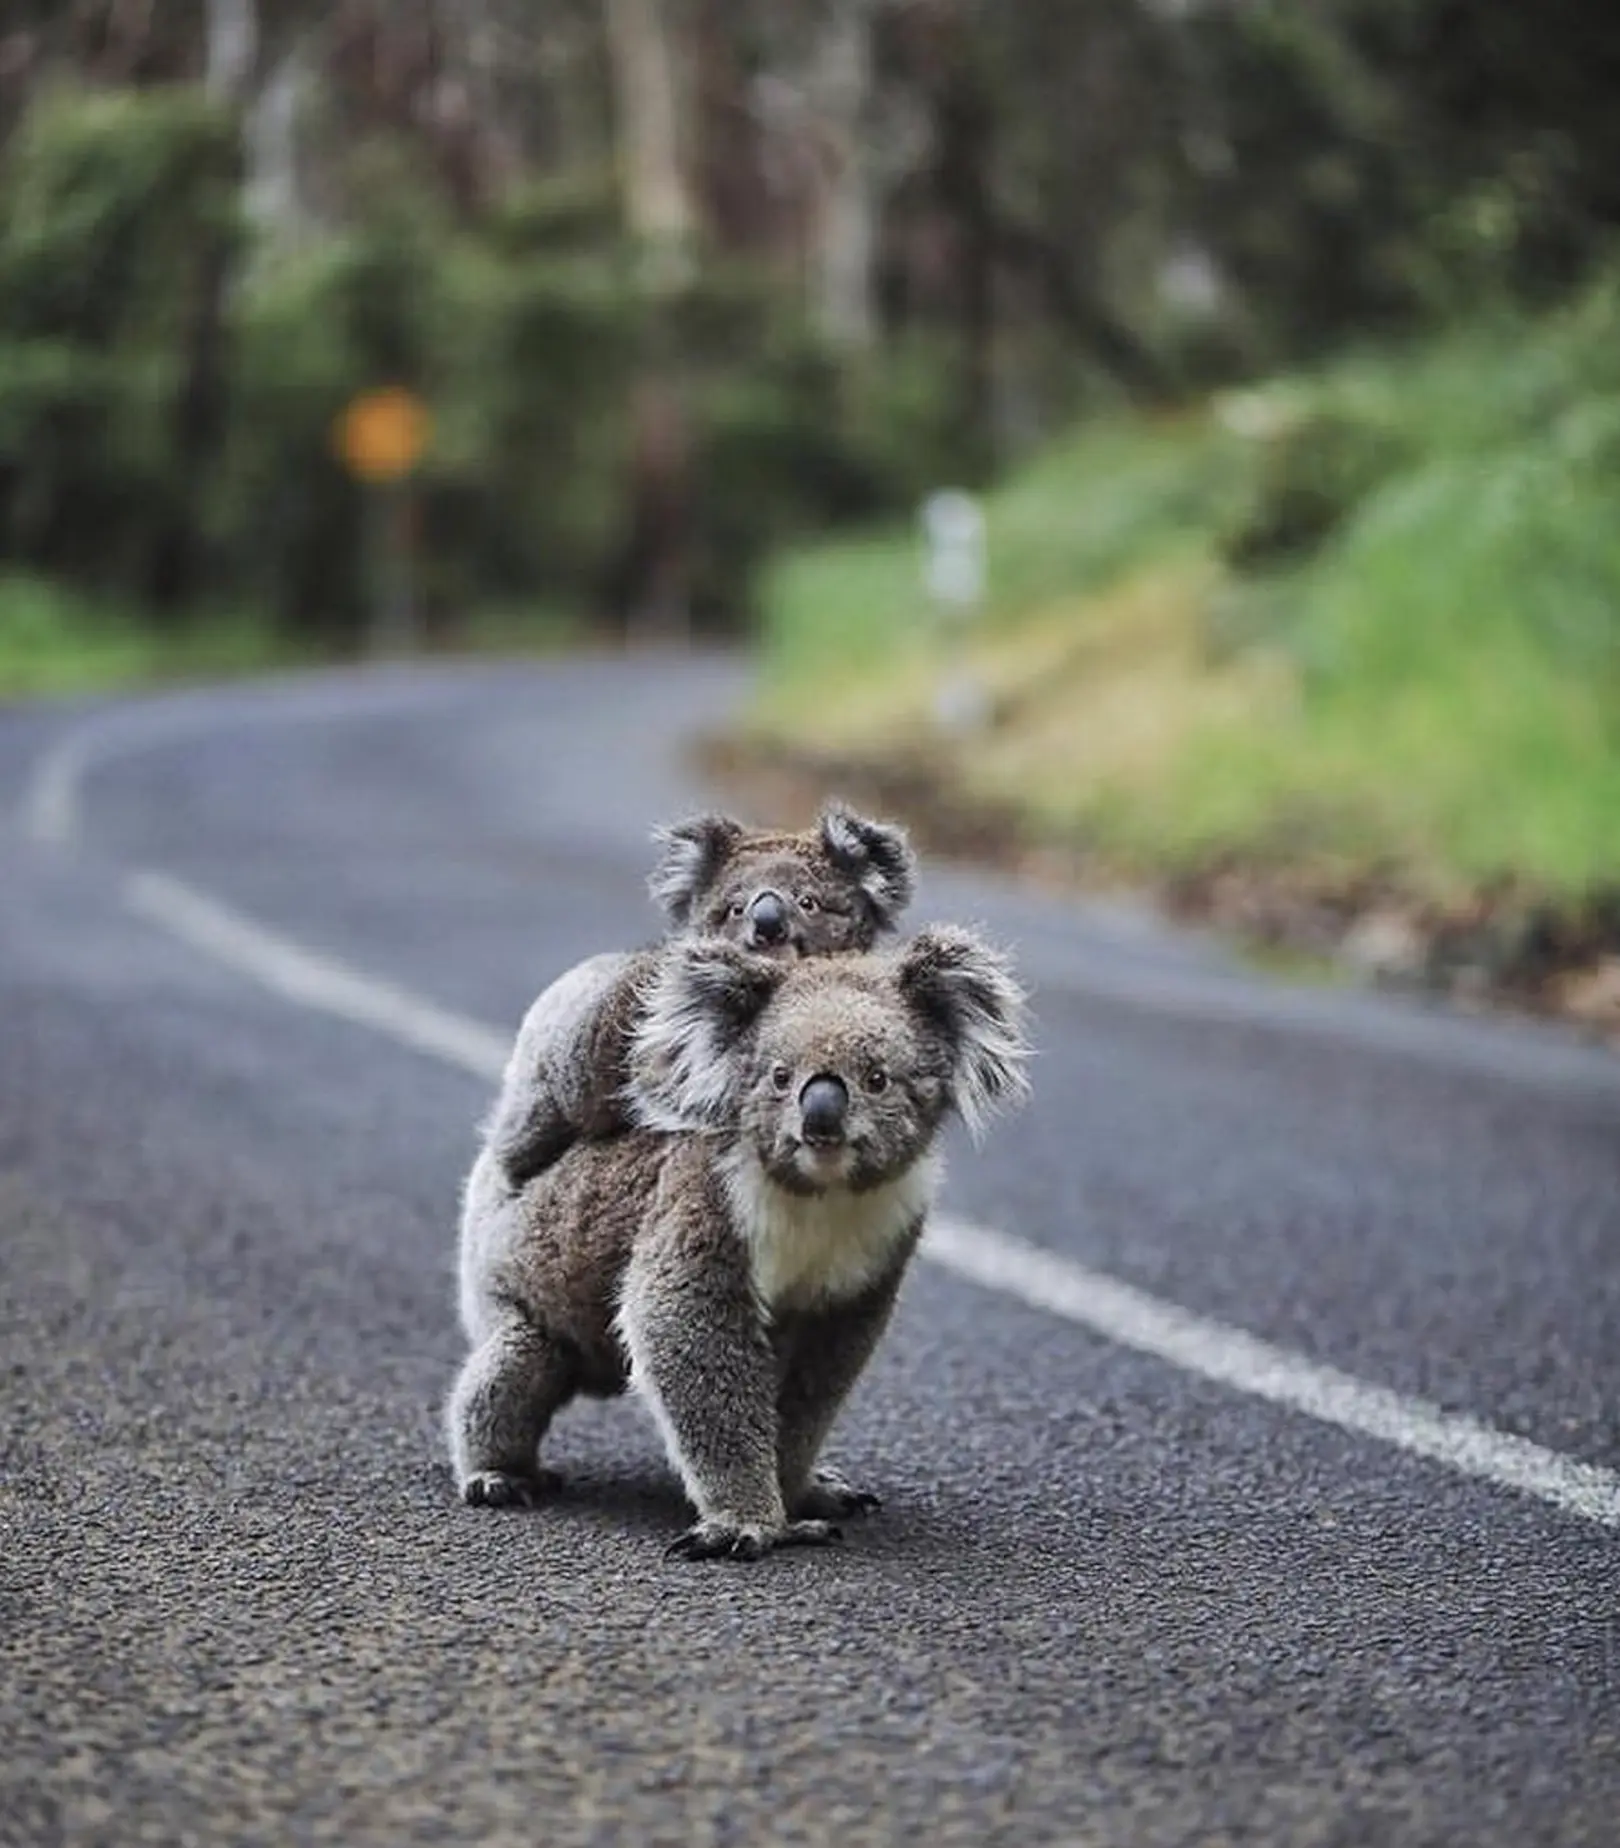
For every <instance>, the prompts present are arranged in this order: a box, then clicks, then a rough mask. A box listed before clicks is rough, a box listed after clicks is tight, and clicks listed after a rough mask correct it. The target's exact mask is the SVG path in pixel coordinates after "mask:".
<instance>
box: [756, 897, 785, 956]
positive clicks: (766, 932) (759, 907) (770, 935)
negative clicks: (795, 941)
mask: <svg viewBox="0 0 1620 1848" xmlns="http://www.w3.org/2000/svg"><path fill="white" fill-rule="evenodd" d="M748 922H749V925H750V926H751V933H750V934H751V935H752V937H753V940H754V942H755V943H756V944H765V945H769V946H775V945H776V944H779V943H786V942H787V938H788V908H787V906H786V905H785V904H783V902H782V900H781V899H780V898H779V897H778V896H777V894H776V893H775V892H761V893H760V895H759V896H758V898H756V899H755V900H754V902H753V904H751V905H750V906H749V907H748Z"/></svg>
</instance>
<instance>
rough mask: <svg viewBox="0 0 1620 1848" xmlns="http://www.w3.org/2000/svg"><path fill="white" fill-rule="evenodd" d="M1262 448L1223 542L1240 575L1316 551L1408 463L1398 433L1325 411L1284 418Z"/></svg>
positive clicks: (1374, 423)
mask: <svg viewBox="0 0 1620 1848" xmlns="http://www.w3.org/2000/svg"><path fill="white" fill-rule="evenodd" d="M1259 447H1260V454H1259V457H1258V459H1257V461H1256V462H1254V463H1253V464H1252V465H1251V467H1250V468H1249V469H1248V470H1247V471H1246V476H1245V479H1244V484H1243V490H1244V491H1243V493H1242V495H1241V498H1240V500H1239V502H1238V504H1237V505H1236V506H1235V507H1234V509H1233V511H1232V514H1231V516H1230V518H1229V521H1228V523H1227V525H1226V527H1225V530H1224V531H1223V532H1222V533H1221V536H1220V550H1221V554H1222V556H1223V557H1224V558H1225V559H1226V561H1227V563H1229V564H1231V565H1234V566H1236V567H1237V569H1239V570H1240V571H1253V570H1261V569H1265V568H1267V567H1271V566H1276V565H1281V564H1286V563H1288V562H1289V561H1291V560H1294V559H1298V558H1302V557H1304V556H1305V555H1306V554H1308V553H1309V552H1311V551H1313V550H1314V549H1315V548H1316V547H1317V546H1319V545H1320V544H1321V543H1322V542H1323V541H1324V540H1325V539H1326V538H1327V537H1328V535H1329V534H1330V533H1331V532H1333V531H1334V529H1335V528H1336V527H1337V526H1339V525H1340V524H1341V522H1342V521H1344V520H1345V519H1346V518H1347V517H1348V516H1349V514H1350V513H1351V512H1352V511H1353V510H1354V509H1355V508H1356V507H1357V506H1358V505H1359V504H1360V502H1361V501H1362V500H1363V499H1364V498H1365V497H1366V495H1367V494H1368V493H1369V492H1370V491H1371V490H1372V489H1373V488H1374V487H1375V486H1377V484H1378V483H1379V482H1380V481H1382V480H1383V479H1384V477H1385V476H1387V475H1389V474H1391V473H1393V472H1394V470H1395V469H1397V468H1398V467H1399V466H1400V465H1401V462H1402V460H1403V444H1402V438H1401V435H1400V434H1399V433H1398V432H1397V431H1396V430H1395V429H1393V428H1391V427H1389V426H1388V425H1384V424H1380V423H1377V422H1374V421H1372V420H1370V419H1367V418H1365V417H1356V416H1351V415H1347V414H1346V413H1345V412H1343V411H1339V410H1334V409H1331V408H1326V407H1318V408H1314V409H1312V410H1310V411H1307V412H1304V413H1303V414H1300V415H1297V416H1294V417H1291V418H1287V419H1285V421H1284V422H1283V423H1282V425H1281V427H1280V428H1279V429H1277V430H1276V431H1275V432H1274V433H1273V434H1270V435H1269V436H1268V437H1267V438H1266V439H1265V440H1264V441H1263V442H1262V443H1261V444H1260V445H1259Z"/></svg>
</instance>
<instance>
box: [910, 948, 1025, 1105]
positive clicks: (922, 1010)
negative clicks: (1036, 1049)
mask: <svg viewBox="0 0 1620 1848" xmlns="http://www.w3.org/2000/svg"><path fill="white" fill-rule="evenodd" d="M899 969H900V992H901V994H902V995H903V996H904V998H905V1000H906V1002H907V1004H908V1005H909V1006H910V1007H912V1008H913V1009H914V1010H915V1011H916V1013H917V1014H918V1015H919V1016H920V1017H921V1019H922V1021H923V1023H924V1026H925V1028H926V1029H927V1030H928V1031H930V1032H933V1033H938V1034H940V1035H941V1036H942V1037H943V1039H944V1041H945V1044H946V1047H947V1050H948V1053H949V1056H950V1062H951V1101H952V1102H953V1103H954V1104H955V1106H956V1108H957V1110H958V1111H960V1113H961V1116H962V1121H963V1122H964V1123H966V1125H967V1127H968V1130H969V1133H970V1134H972V1135H973V1136H974V1137H975V1138H977V1137H978V1136H979V1135H980V1134H981V1132H982V1131H983V1129H984V1126H985V1124H986V1123H987V1122H988V1120H989V1119H990V1117H991V1116H993V1115H994V1114H995V1112H996V1111H997V1110H999V1109H1004V1108H1007V1107H1009V1106H1011V1105H1013V1104H1016V1103H1019V1102H1021V1101H1022V1100H1023V1098H1024V1097H1025V1096H1026V1095H1027V1094H1028V1092H1029V1080H1028V1078H1027V1077H1026V1076H1025V1072H1024V1066H1025V1063H1026V1062H1027V1060H1028V1058H1029V1051H1030V1048H1029V1039H1028V1032H1027V1018H1028V1004H1027V1001H1026V999H1025V995H1024V991H1023V989H1022V988H1020V987H1019V985H1018V982H1017V980H1016V979H1015V978H1014V975H1013V970H1012V964H1011V962H1010V961H1009V960H1008V959H1007V957H1005V956H1004V955H1002V953H1001V952H1000V951H999V950H994V949H992V948H991V947H990V945H989V944H987V943H985V942H984V941H983V940H982V939H980V938H978V937H976V936H974V934H973V933H972V932H971V931H967V930H958V929H955V928H953V927H951V926H948V925H940V926H936V927H933V928H930V929H928V930H922V931H919V932H918V933H917V935H916V936H915V937H914V938H913V939H912V940H911V942H910V943H908V944H907V945H906V947H905V948H904V950H902V951H901V952H900V964H899Z"/></svg>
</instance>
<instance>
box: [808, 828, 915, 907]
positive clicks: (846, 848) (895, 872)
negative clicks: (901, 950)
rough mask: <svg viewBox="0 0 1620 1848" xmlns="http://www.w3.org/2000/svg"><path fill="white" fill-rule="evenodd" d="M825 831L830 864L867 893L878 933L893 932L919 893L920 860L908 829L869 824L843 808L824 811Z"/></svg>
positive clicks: (823, 833)
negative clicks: (916, 892)
mask: <svg viewBox="0 0 1620 1848" xmlns="http://www.w3.org/2000/svg"><path fill="white" fill-rule="evenodd" d="M820 827H821V844H822V846H823V848H825V850H826V854H827V858H828V859H829V860H831V862H832V863H833V865H834V866H835V867H836V868H837V869H838V871H839V872H841V873H843V874H845V875H846V876H847V877H849V878H851V879H854V880H855V881H856V883H857V884H858V885H859V886H860V889H861V891H862V892H863V893H865V895H866V900H867V903H868V904H869V905H870V906H871V909H872V918H873V923H874V925H875V926H876V928H877V929H878V930H879V931H885V930H893V929H894V927H895V925H896V924H897V923H899V921H900V913H901V912H902V911H904V910H905V908H906V906H907V905H909V904H910V903H911V899H912V895H913V893H914V892H915V891H916V889H917V856H916V855H915V854H914V853H913V852H912V851H911V843H910V841H908V840H907V839H906V831H905V829H904V828H897V827H896V826H895V825H894V824H893V823H892V822H887V821H868V820H867V818H866V817H865V816H864V815H857V814H856V813H855V811H854V810H853V809H849V808H846V807H845V806H844V805H843V803H841V802H829V803H828V804H827V806H826V807H825V808H824V809H823V810H822V811H821V821H820Z"/></svg>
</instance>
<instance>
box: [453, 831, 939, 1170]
mask: <svg viewBox="0 0 1620 1848" xmlns="http://www.w3.org/2000/svg"><path fill="white" fill-rule="evenodd" d="M657 839H658V840H659V842H660V843H661V845H662V849H663V851H662V854H661V856H660V859H659V862H658V864H657V866H656V867H655V868H654V870H653V873H652V876H651V878H650V880H649V882H648V883H649V886H650V889H651V891H652V894H653V896H654V898H656V899H657V900H658V902H659V903H660V904H661V905H662V906H663V908H664V912H665V915H666V917H667V918H668V920H669V924H670V927H671V930H672V931H673V932H675V933H676V937H675V938H674V939H672V940H674V941H679V940H681V939H682V938H687V937H696V936H714V937H721V938H725V939H727V940H729V941H736V942H751V941H752V939H753V937H754V936H755V935H756V928H755V925H754V922H753V916H752V912H751V910H750V907H751V905H752V904H753V903H754V902H755V901H756V900H757V899H758V898H759V896H760V894H761V893H763V892H767V891H769V892H775V893H778V894H780V895H781V897H782V899H783V900H784V901H785V910H786V913H787V917H786V923H785V926H784V928H785V932H786V934H785V936H784V938H783V940H782V941H781V942H780V943H778V944H775V945H770V946H767V945H764V944H761V943H759V942H757V941H752V947H755V948H757V949H760V950H761V951H762V952H763V953H775V954H779V955H795V954H797V955H802V956H818V955H824V954H827V953H830V952H833V951H839V950H851V949H854V950H865V949H870V948H871V946H872V945H873V943H874V942H875V941H876V940H877V938H878V936H879V935H880V934H881V933H882V932H884V931H887V930H892V929H893V928H894V925H895V923H896V922H897V920H898V918H899V915H900V912H901V911H902V909H903V908H904V906H905V904H906V903H907V902H908V900H909V899H910V897H911V893H912V888H913V881H914V876H915V860H914V858H913V855H912V851H911V848H910V846H909V844H908V843H907V840H906V837H905V834H904V833H903V832H902V830H901V829H899V828H897V827H894V826H892V825H891V824H889V823H887V822H878V821H870V820H867V819H866V818H865V817H864V816H860V815H856V814H853V813H852V812H851V811H849V810H848V809H846V808H843V807H842V806H841V805H838V804H833V805H830V806H829V807H828V808H827V809H826V810H825V811H824V812H823V814H822V816H821V818H820V820H819V821H818V822H817V824H816V826H815V827H814V828H811V829H807V830H806V831H805V832H803V833H800V834H784V833H771V832H766V831H750V830H748V829H746V828H744V827H743V825H742V824H741V823H740V822H737V821H733V820H731V818H730V817H729V816H725V815H695V816H692V817H690V818H689V819H688V820H685V821H680V822H676V823H675V824H674V825H673V826H671V827H667V828H662V829H660V830H659V831H658V835H657ZM662 953H663V952H662V950H660V949H654V950H643V951H638V952H635V953H632V954H628V955H622V954H609V955H604V956H593V957H592V958H590V960H589V961H587V962H583V963H580V964H578V965H577V966H576V967H575V968H573V969H570V970H569V971H568V972H567V973H566V974H565V975H562V976H559V977H558V979H557V980H556V981H555V982H553V983H552V984H551V986H550V987H549V988H548V989H546V990H545V992H544V993H543V994H542V995H541V996H540V997H539V999H538V1000H537V1001H535V1003H534V1004H533V1006H532V1007H531V1008H530V1009H529V1012H528V1014H527V1015H526V1016H525V1018H524V1021H523V1024H522V1026H521V1027H520V1028H519V1030H518V1035H517V1041H516V1043H515V1045H514V1047H513V1049H512V1056H511V1058H510V1059H509V1060H508V1062H507V1068H506V1072H505V1075H504V1077H503V1079H502V1082H501V1090H500V1095H499V1097H498V1098H497V1100H496V1103H495V1107H494V1109H493V1111H492V1112H491V1115H490V1117H489V1120H488V1122H487V1124H486V1126H485V1130H484V1142H485V1146H486V1147H487V1148H488V1149H489V1150H490V1151H491V1152H492V1155H493V1159H494V1161H495V1163H496V1165H497V1167H498V1168H499V1169H500V1170H501V1172H502V1173H503V1174H504V1175H505V1177H506V1179H507V1182H508V1184H509V1186H510V1188H511V1189H512V1190H513V1191H515V1190H516V1189H517V1188H519V1187H521V1186H522V1185H523V1183H524V1182H525V1181H528V1180H530V1179H532V1178H533V1177H534V1176H535V1175H537V1174H540V1173H542V1172H543V1171H544V1170H545V1169H546V1168H548V1167H549V1166H550V1165H551V1163H552V1162H554V1161H555V1160H556V1159H557V1157H558V1156H559V1155H560V1154H561V1153H562V1152H563V1150H564V1149H566V1148H567V1147H568V1146H569V1144H570V1143H572V1142H574V1141H576V1140H577V1139H579V1138H580V1137H582V1136H583V1137H587V1138H590V1137H597V1136H604V1135H609V1134H611V1133H612V1132H613V1131H614V1130H617V1129H622V1128H624V1127H626V1125H627V1121H628V1119H627V1116H626V1112H625V1108H624V1103H623V1091H624V1084H625V1079H626V1076H627V1069H628V1068H627V1058H628V1048H629V1036H630V1032H631V1029H632V1028H633V1026H634V1022H635V1019H636V1014H637V1008H638V1003H639V996H640V994H641V992H642V990H643V988H644V987H645V985H646V984H647V983H648V982H649V981H650V980H651V979H652V978H653V977H654V975H655V974H656V971H657V967H658V962H659V958H660V956H661V954H662Z"/></svg>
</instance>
